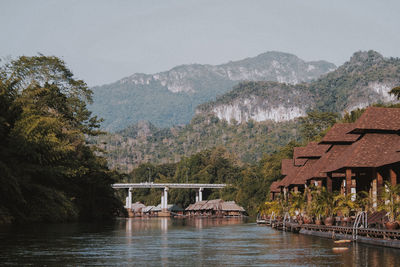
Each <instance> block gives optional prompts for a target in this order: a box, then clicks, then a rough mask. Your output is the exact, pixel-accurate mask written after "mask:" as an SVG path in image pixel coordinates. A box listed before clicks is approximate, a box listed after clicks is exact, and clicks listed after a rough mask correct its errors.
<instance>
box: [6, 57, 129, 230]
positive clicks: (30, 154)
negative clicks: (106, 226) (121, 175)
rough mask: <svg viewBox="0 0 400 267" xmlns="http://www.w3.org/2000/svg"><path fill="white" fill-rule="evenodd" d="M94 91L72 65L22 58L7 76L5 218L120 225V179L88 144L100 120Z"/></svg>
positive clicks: (13, 63) (9, 65)
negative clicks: (115, 185)
mask: <svg viewBox="0 0 400 267" xmlns="http://www.w3.org/2000/svg"><path fill="white" fill-rule="evenodd" d="M90 101H91V91H90V90H89V89H88V87H87V85H86V84H85V83H84V82H83V81H82V80H76V79H74V78H73V74H72V73H71V71H70V70H69V69H68V68H67V67H66V66H65V64H64V62H63V61H61V60H60V59H58V58H56V57H46V56H43V55H39V56H35V57H20V58H18V59H17V60H14V61H11V62H9V63H7V64H5V65H3V66H2V67H1V69H0V174H1V175H0V180H1V181H0V183H1V187H0V219H2V220H3V221H17V222H20V221H65V220H74V219H78V218H84V219H95V218H102V219H104V218H112V216H113V215H114V214H115V213H117V212H118V210H119V209H120V207H121V203H120V202H119V200H118V199H116V198H115V197H114V194H113V190H112V188H111V187H110V184H111V183H112V182H113V181H114V178H115V176H116V174H114V173H112V172H110V171H109V170H108V169H107V167H106V162H105V161H104V159H101V158H99V157H97V156H96V155H95V153H94V148H91V147H89V146H88V145H87V144H86V142H85V137H86V136H88V135H95V134H97V133H98V130H97V127H98V124H99V120H98V119H97V118H96V117H93V116H91V112H90V111H88V110H87V108H86V104H87V103H88V102H90Z"/></svg>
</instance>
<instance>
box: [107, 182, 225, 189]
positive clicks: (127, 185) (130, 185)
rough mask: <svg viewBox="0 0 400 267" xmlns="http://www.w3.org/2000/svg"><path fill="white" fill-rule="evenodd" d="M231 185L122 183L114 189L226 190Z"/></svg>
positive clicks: (114, 185)
mask: <svg viewBox="0 0 400 267" xmlns="http://www.w3.org/2000/svg"><path fill="white" fill-rule="evenodd" d="M227 186H229V184H184V183H148V182H146V183H120V184H113V185H112V187H113V188H115V189H118V188H166V187H168V188H224V187H227Z"/></svg>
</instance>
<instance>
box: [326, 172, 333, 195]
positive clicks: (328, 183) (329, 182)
mask: <svg viewBox="0 0 400 267" xmlns="http://www.w3.org/2000/svg"><path fill="white" fill-rule="evenodd" d="M326 190H327V191H328V192H329V193H332V173H331V172H329V173H328V175H327V177H326Z"/></svg>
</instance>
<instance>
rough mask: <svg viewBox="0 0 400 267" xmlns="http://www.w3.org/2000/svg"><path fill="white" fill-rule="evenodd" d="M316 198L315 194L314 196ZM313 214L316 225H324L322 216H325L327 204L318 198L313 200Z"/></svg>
mask: <svg viewBox="0 0 400 267" xmlns="http://www.w3.org/2000/svg"><path fill="white" fill-rule="evenodd" d="M313 195H314V196H315V193H314V194H313ZM310 206H311V212H312V214H313V215H314V216H315V224H317V225H322V216H323V215H324V214H325V204H324V203H322V202H320V198H318V197H317V196H315V197H313V198H312V200H311V205H310Z"/></svg>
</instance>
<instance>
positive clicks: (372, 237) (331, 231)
mask: <svg viewBox="0 0 400 267" xmlns="http://www.w3.org/2000/svg"><path fill="white" fill-rule="evenodd" d="M266 225H268V226H271V227H272V228H275V229H278V230H282V231H287V232H293V233H300V234H307V235H314V236H319V237H325V238H331V239H348V240H352V241H353V242H360V243H367V244H372V245H378V246H385V247H392V248H400V230H386V229H376V228H357V229H355V228H353V227H346V226H326V225H316V224H301V225H300V224H298V223H292V222H286V223H283V222H282V221H276V220H272V221H270V220H267V221H266Z"/></svg>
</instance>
